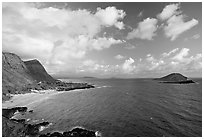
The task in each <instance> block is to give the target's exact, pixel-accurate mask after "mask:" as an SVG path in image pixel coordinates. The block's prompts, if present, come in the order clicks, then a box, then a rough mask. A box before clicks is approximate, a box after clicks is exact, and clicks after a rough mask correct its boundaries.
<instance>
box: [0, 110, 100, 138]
mask: <svg viewBox="0 0 204 139" xmlns="http://www.w3.org/2000/svg"><path fill="white" fill-rule="evenodd" d="M27 110H28V108H27V107H14V108H10V109H2V136H3V137H26V136H27V137H96V136H98V131H92V130H87V129H85V128H81V127H76V128H73V129H72V130H70V131H64V132H53V133H46V134H41V133H40V129H41V128H45V127H47V126H49V124H50V123H49V122H47V121H46V122H41V123H37V124H29V123H27V121H26V119H15V118H13V116H14V115H15V113H16V112H18V113H21V114H25V113H27V112H31V111H27ZM32 112H33V110H32Z"/></svg>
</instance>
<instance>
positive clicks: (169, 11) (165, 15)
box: [157, 3, 180, 20]
mask: <svg viewBox="0 0 204 139" xmlns="http://www.w3.org/2000/svg"><path fill="white" fill-rule="evenodd" d="M179 8H180V4H178V3H177V4H170V5H167V6H166V7H165V8H164V9H163V11H162V12H161V13H160V14H158V15H157V17H158V18H159V19H160V20H166V19H169V18H170V17H171V16H172V15H175V14H179V13H180V11H178V9H179Z"/></svg>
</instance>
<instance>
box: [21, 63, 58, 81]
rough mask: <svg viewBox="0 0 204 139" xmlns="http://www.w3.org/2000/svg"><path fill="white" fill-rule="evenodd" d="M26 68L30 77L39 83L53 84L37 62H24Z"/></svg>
mask: <svg viewBox="0 0 204 139" xmlns="http://www.w3.org/2000/svg"><path fill="white" fill-rule="evenodd" d="M24 63H25V65H26V67H27V68H28V70H29V74H30V76H31V77H32V78H33V79H34V80H36V81H37V82H39V81H48V82H55V79H54V78H52V77H51V76H50V75H49V74H48V73H47V72H46V70H45V68H44V67H43V66H42V64H41V63H40V62H39V61H38V60H30V61H25V62H24Z"/></svg>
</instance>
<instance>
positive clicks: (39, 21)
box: [2, 3, 125, 73]
mask: <svg viewBox="0 0 204 139" xmlns="http://www.w3.org/2000/svg"><path fill="white" fill-rule="evenodd" d="M124 16H125V12H124V11H123V10H118V9H116V8H115V7H107V8H105V9H101V8H98V9H97V12H96V13H93V12H91V11H89V10H86V9H79V10H70V9H63V8H61V9H58V8H54V7H46V6H43V8H39V6H37V7H36V5H35V4H32V3H3V6H2V19H3V21H2V42H3V51H9V52H14V53H16V54H18V55H20V56H21V57H22V58H23V59H31V58H38V59H39V60H40V61H41V62H43V64H45V65H46V66H47V67H48V69H49V70H50V71H53V73H54V70H53V67H56V65H58V66H62V65H63V68H61V69H63V70H66V68H73V67H74V66H76V67H77V62H79V61H77V59H81V58H83V57H84V56H85V55H86V54H87V52H89V51H94V50H97V51H100V50H103V49H107V48H109V47H110V46H111V45H114V44H118V43H122V41H121V40H117V39H114V38H112V37H99V36H98V35H97V34H98V33H100V32H101V30H102V29H103V28H104V27H110V26H115V27H116V28H119V29H122V28H123V27H124V25H123V22H122V19H123V18H124ZM73 61H74V62H73ZM78 64H79V63H78Z"/></svg>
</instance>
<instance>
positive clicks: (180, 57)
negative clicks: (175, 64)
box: [172, 48, 190, 62]
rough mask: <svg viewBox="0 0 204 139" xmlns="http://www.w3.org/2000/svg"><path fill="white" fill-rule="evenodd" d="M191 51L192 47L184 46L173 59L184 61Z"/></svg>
mask: <svg viewBox="0 0 204 139" xmlns="http://www.w3.org/2000/svg"><path fill="white" fill-rule="evenodd" d="M189 51H190V49H188V48H182V49H181V51H180V52H179V53H178V54H176V55H175V56H174V57H173V58H172V59H173V60H178V61H181V62H182V61H183V60H184V58H185V57H186V56H188V54H189Z"/></svg>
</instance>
